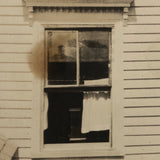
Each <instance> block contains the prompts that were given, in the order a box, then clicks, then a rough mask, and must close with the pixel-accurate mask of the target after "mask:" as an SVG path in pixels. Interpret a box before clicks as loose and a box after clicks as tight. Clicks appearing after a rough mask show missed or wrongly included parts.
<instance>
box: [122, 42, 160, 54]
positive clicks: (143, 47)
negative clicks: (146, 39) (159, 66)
mask: <svg viewBox="0 0 160 160" xmlns="http://www.w3.org/2000/svg"><path fill="white" fill-rule="evenodd" d="M124 51H125V52H137V51H141V52H143V51H148V52H149V51H160V45H159V43H132V44H125V45H124Z"/></svg>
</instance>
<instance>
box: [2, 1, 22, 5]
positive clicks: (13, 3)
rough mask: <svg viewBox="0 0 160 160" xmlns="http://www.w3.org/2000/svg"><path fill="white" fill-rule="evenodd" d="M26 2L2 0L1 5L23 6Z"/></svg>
mask: <svg viewBox="0 0 160 160" xmlns="http://www.w3.org/2000/svg"><path fill="white" fill-rule="evenodd" d="M22 5H24V2H23V1H22V0H14V1H13V0H1V1H0V6H22Z"/></svg>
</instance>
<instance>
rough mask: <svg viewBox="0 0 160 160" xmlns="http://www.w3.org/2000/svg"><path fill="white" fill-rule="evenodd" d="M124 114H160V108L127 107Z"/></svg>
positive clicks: (127, 115) (131, 115)
mask: <svg viewBox="0 0 160 160" xmlns="http://www.w3.org/2000/svg"><path fill="white" fill-rule="evenodd" d="M124 116H126V117H129V116H130V117H133V116H160V108H158V107H157V108H156V107H155V108H126V109H124Z"/></svg>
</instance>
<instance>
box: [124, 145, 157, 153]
mask: <svg viewBox="0 0 160 160" xmlns="http://www.w3.org/2000/svg"><path fill="white" fill-rule="evenodd" d="M159 147H160V146H140V147H125V151H126V153H127V154H140V153H141V154H144V153H159Z"/></svg>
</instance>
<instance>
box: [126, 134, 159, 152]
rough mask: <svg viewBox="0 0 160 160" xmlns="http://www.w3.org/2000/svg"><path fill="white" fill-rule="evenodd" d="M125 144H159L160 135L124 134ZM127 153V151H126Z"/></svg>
mask: <svg viewBox="0 0 160 160" xmlns="http://www.w3.org/2000/svg"><path fill="white" fill-rule="evenodd" d="M124 142H125V143H124V144H125V146H128V145H159V144H160V136H154V135H153V136H125V137H124ZM126 154H127V153H126Z"/></svg>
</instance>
